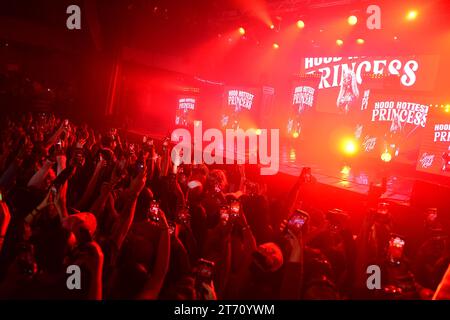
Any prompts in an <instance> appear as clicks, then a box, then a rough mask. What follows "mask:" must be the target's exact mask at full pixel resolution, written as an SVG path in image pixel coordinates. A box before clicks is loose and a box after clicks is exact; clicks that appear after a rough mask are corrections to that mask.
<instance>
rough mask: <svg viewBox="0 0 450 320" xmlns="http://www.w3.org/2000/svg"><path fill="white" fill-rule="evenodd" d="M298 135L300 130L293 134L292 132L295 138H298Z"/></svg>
mask: <svg viewBox="0 0 450 320" xmlns="http://www.w3.org/2000/svg"><path fill="white" fill-rule="evenodd" d="M298 136H299V134H298V132H297V131H295V132H294V133H293V134H292V137H293V138H294V139H297V138H298Z"/></svg>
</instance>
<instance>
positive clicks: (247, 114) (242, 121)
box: [221, 86, 261, 129]
mask: <svg viewBox="0 0 450 320" xmlns="http://www.w3.org/2000/svg"><path fill="white" fill-rule="evenodd" d="M260 95H261V89H257V88H250V87H235V86H227V87H225V91H224V103H223V108H222V116H221V126H222V127H224V128H235V129H236V128H247V127H249V126H252V125H253V126H254V121H255V120H254V119H255V114H257V112H256V111H257V110H256V109H257V105H258V103H259V101H260Z"/></svg>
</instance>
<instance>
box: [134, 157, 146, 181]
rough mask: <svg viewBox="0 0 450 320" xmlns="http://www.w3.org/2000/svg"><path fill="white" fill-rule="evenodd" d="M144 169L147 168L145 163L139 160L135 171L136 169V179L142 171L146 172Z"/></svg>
mask: <svg viewBox="0 0 450 320" xmlns="http://www.w3.org/2000/svg"><path fill="white" fill-rule="evenodd" d="M144 168H145V166H144V161H143V160H141V159H139V160H137V161H136V166H135V169H134V176H135V177H136V176H138V175H139V174H140V173H141V172H142V171H144Z"/></svg>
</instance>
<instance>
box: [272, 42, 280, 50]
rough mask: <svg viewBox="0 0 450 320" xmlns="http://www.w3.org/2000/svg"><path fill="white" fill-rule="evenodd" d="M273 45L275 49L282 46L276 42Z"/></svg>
mask: <svg viewBox="0 0 450 320" xmlns="http://www.w3.org/2000/svg"><path fill="white" fill-rule="evenodd" d="M272 47H273V48H274V49H278V48H279V47H280V46H279V45H278V43H276V42H275V43H274V44H273V45H272Z"/></svg>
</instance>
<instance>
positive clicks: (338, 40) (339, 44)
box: [336, 39, 344, 47]
mask: <svg viewBox="0 0 450 320" xmlns="http://www.w3.org/2000/svg"><path fill="white" fill-rule="evenodd" d="M336 44H337V45H338V46H339V47H341V46H342V45H343V44H344V41H342V40H341V39H337V40H336Z"/></svg>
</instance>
